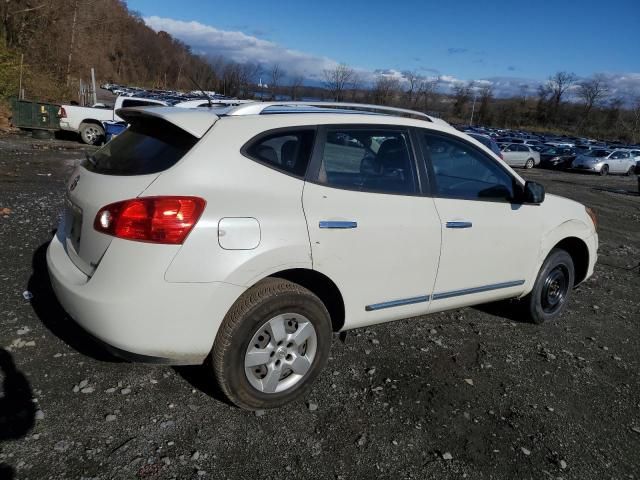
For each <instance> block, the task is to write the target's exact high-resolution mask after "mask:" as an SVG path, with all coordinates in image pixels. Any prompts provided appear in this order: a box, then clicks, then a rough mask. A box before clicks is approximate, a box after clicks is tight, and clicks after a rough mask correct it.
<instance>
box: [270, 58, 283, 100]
mask: <svg viewBox="0 0 640 480" xmlns="http://www.w3.org/2000/svg"><path fill="white" fill-rule="evenodd" d="M284 76H285V71H284V70H283V69H282V68H280V65H278V64H277V63H276V64H274V65H273V67H271V72H270V78H271V99H272V100H275V99H276V95H277V94H278V87H279V86H280V81H281V80H282V77H284Z"/></svg>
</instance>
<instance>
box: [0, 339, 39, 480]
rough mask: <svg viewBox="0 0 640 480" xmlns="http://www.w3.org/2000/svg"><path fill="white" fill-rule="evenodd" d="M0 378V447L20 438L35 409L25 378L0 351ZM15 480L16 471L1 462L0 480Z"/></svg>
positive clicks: (30, 424) (3, 351)
mask: <svg viewBox="0 0 640 480" xmlns="http://www.w3.org/2000/svg"><path fill="white" fill-rule="evenodd" d="M0 376H2V378H3V380H2V390H1V392H2V396H1V397H0V444H1V443H2V442H5V441H7V440H18V439H20V438H23V437H24V436H25V435H26V434H27V433H28V432H29V431H31V429H32V428H33V426H34V424H35V418H36V407H35V404H34V403H33V400H32V399H33V392H32V390H31V385H29V381H28V380H27V377H26V376H25V375H24V374H23V373H22V372H20V371H19V370H18V369H17V368H16V365H15V363H14V361H13V357H12V356H11V354H10V353H9V352H8V351H7V350H5V349H3V348H0ZM13 478H15V470H14V469H13V468H12V467H11V466H10V465H7V464H5V463H0V479H2V480H4V479H13Z"/></svg>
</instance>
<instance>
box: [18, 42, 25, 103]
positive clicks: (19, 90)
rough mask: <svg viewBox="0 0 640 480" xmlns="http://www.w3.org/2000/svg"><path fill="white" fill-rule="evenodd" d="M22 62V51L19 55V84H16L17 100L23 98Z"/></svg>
mask: <svg viewBox="0 0 640 480" xmlns="http://www.w3.org/2000/svg"><path fill="white" fill-rule="evenodd" d="M23 62H24V53H23V54H21V55H20V85H19V86H18V100H24V95H23V94H22V63H23Z"/></svg>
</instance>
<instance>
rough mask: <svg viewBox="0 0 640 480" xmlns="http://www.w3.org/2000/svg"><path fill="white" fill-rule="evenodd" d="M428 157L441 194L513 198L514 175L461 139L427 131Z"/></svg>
mask: <svg viewBox="0 0 640 480" xmlns="http://www.w3.org/2000/svg"><path fill="white" fill-rule="evenodd" d="M423 138H424V141H425V145H426V150H427V157H428V159H429V160H430V162H431V166H432V169H433V171H434V174H435V183H436V191H437V194H438V195H440V196H445V197H453V198H463V199H470V200H509V199H511V198H513V197H514V183H513V179H512V177H511V176H510V175H509V174H508V173H507V172H506V171H505V170H504V169H503V168H502V167H501V166H500V165H499V164H498V163H497V162H496V161H495V160H493V159H492V158H490V157H489V156H487V155H485V154H484V153H482V152H481V151H480V150H477V149H475V148H474V147H473V146H472V145H470V144H468V143H466V142H464V141H462V140H458V139H454V138H450V137H445V136H441V135H437V134H431V133H424V134H423Z"/></svg>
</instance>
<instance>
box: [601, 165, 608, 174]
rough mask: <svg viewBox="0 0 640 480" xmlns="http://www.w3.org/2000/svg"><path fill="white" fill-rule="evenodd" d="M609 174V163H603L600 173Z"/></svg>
mask: <svg viewBox="0 0 640 480" xmlns="http://www.w3.org/2000/svg"><path fill="white" fill-rule="evenodd" d="M608 174H609V165H606V164H605V165H603V166H602V168H601V169H600V175H601V176H603V177H604V176H605V175H608Z"/></svg>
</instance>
